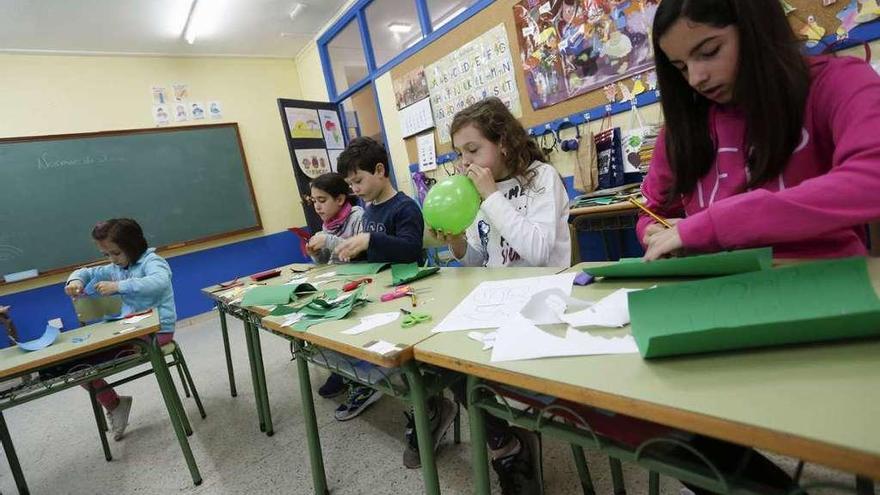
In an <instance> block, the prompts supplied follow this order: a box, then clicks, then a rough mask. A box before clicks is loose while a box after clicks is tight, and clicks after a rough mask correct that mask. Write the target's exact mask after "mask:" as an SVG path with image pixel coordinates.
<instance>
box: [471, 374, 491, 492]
mask: <svg viewBox="0 0 880 495" xmlns="http://www.w3.org/2000/svg"><path fill="white" fill-rule="evenodd" d="M479 383H480V379H479V378H477V377H475V376H472V375H468V377H467V401H468V405H467V409H468V419H470V428H471V462H472V463H473V467H474V493H476V494H478V495H488V494H489V493H490V492H491V490H490V489H489V449H488V448H487V447H486V418H484V417H483V414H484V413H483V411H482V409H480V408H479V407H476V406H474V405H473V404H471V394H472V393H473V389H474V387H476V386H477V385H479Z"/></svg>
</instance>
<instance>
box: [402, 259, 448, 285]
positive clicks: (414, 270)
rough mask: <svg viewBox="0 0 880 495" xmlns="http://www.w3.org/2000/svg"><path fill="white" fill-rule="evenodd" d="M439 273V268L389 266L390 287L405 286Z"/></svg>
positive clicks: (413, 265)
mask: <svg viewBox="0 0 880 495" xmlns="http://www.w3.org/2000/svg"><path fill="white" fill-rule="evenodd" d="M438 271H440V267H439V266H426V267H424V268H420V267H419V265H418V264H416V263H409V264H396V265H391V285H401V284H407V283H409V282H415V281H416V280H419V279H422V278H425V277H428V276H431V275H433V274H435V273H437V272H438Z"/></svg>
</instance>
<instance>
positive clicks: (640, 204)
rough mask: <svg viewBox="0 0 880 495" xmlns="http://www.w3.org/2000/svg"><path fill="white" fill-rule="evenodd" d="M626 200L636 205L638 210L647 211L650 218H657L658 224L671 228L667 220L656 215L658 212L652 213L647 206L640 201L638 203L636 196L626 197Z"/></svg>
mask: <svg viewBox="0 0 880 495" xmlns="http://www.w3.org/2000/svg"><path fill="white" fill-rule="evenodd" d="M626 200H627V201H629V202H630V203H632V204H634V205H636V206H637V207H639V209H640V210H642V211H644V212H645V213H647V214H648V215H649V216H650V217H651V218H653V219H654V220H657V222H658V223H659V224H660V225H662V226H664V227H666V228H667V229H671V228H672V224H670V223H669V222H667V221H666V220H664V219H663V217H661V216H660V215H658V214H656V213H654V212H653V211H651V210H649V209H648V207H647V206H645V205H643V204H642V203H639V200H637V199H636V198H632V197H630V198H626Z"/></svg>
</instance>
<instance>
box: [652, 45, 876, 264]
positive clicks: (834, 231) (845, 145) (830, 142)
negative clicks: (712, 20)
mask: <svg viewBox="0 0 880 495" xmlns="http://www.w3.org/2000/svg"><path fill="white" fill-rule="evenodd" d="M809 64H810V71H811V74H812V84H811V87H810V92H809V96H808V97H807V103H806V114H805V116H804V129H803V138H802V140H801V143H800V145H799V146H798V147H797V148H796V149H795V151H794V153H793V154H792V155H791V158H790V159H789V161H788V164H787V165H786V167H785V169H784V171H783V173H782V175H780V176H779V177H777V178H776V179H772V180H770V181H768V182H767V183H765V184H764V185H762V186H760V187H759V188H757V189H752V190H745V184H746V183H747V181H748V174H749V171H748V169H747V167H746V150H744V149H743V142H744V136H745V125H746V121H745V116H744V115H743V114H742V113H741V112H739V111H738V110H737V109H735V108H731V107H724V106H720V105H715V106H713V107H712V108H711V109H710V111H709V123H708V125H710V126H711V133H712V136H713V138H714V140H715V145H716V149H717V155H716V158H715V166H714V167H712V168H711V169H710V170H709V172H708V173H707V174H706V175H705V176H703V177H702V178H701V179H700V180H699V182H698V183H697V186H696V188H695V189H694V191H693V192H691V193H689V194H686V195H682V196H680V197H678V198H675V201H673V204H672V205H671V206H667V207H664V206H662V205H663V199H664V194H665V192H666V191H667V190H669V189H670V188H671V187H672V186H673V184H674V178H673V175H672V171H671V170H670V168H669V162H668V161H667V160H666V148H665V146H664V145H663V142H664V141H663V136H664V134H663V133H661V135H660V138H659V139H658V142H657V148H656V150H655V152H654V158H653V160H652V161H651V168H650V171H649V173H648V176H647V177H646V178H645V182H644V183H643V184H642V192H643V193H644V195H645V198H646V199H647V206H648V207H649V208H650V209H652V210H653V211H655V212H657V213H659V214H660V215H661V216H664V217H668V218H682V217H684V220H682V221H681V222H679V224H678V230H679V235H680V236H681V240H682V243H683V244H684V247H685V248H686V249H689V250H694V251H701V252H713V251H721V250H727V249H738V248H746V247H757V246H772V247H773V253H774V256H775V257H778V258H832V257H844V256H852V255H864V254H866V252H867V250H866V247H865V227H864V226H865V224H866V223H870V222H872V221H876V220H880V76H878V75H877V73H875V72H874V70H873V69H872V68H871V66H869V65H868V64H866V63H864V62H862V61H860V60H858V59H855V58H852V57H839V58H835V57H830V56H822V57H815V58H811V59H810V60H809ZM651 223H653V219H651V218H650V217H648V216H647V215H644V214H642V215H640V218H639V221H638V225H637V227H636V229H637V232H638V236H639V240H640V241H642V239H643V238H644V233H645V229H646V228H647V227H648V226H649V225H651Z"/></svg>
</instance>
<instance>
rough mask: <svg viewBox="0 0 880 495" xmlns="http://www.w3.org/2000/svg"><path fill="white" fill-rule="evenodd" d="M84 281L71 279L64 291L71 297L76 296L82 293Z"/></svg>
mask: <svg viewBox="0 0 880 495" xmlns="http://www.w3.org/2000/svg"><path fill="white" fill-rule="evenodd" d="M82 291H83V283H82V282H81V281H79V280H71V281H70V282H69V283H68V284H67V285H65V286H64V293H65V294H67V295H68V296H70V297H76V296H79V295H81V294H82Z"/></svg>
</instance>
